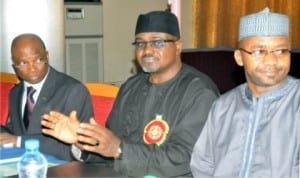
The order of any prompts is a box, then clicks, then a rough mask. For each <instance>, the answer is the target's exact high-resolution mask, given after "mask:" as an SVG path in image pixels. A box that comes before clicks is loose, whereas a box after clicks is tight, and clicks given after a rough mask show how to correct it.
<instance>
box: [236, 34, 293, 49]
mask: <svg viewBox="0 0 300 178" xmlns="http://www.w3.org/2000/svg"><path fill="white" fill-rule="evenodd" d="M239 44H240V46H249V47H268V46H270V47H272V46H274V47H276V46H286V47H289V44H290V43H289V39H288V38H287V37H283V36H270V37H248V38H245V39H243V40H241V41H240V42H239Z"/></svg>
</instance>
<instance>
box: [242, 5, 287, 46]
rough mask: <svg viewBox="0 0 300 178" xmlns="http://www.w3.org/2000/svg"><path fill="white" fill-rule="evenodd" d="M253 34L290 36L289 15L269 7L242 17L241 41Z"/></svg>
mask: <svg viewBox="0 0 300 178" xmlns="http://www.w3.org/2000/svg"><path fill="white" fill-rule="evenodd" d="M253 36H258V37H259V36H261V37H264V36H286V37H288V36H289V17H288V16H287V15H284V14H278V13H271V12H270V10H269V8H265V9H264V10H262V11H260V12H258V13H254V14H250V15H246V16H243V17H241V19H240V29H239V41H240V40H242V39H244V38H247V37H253Z"/></svg>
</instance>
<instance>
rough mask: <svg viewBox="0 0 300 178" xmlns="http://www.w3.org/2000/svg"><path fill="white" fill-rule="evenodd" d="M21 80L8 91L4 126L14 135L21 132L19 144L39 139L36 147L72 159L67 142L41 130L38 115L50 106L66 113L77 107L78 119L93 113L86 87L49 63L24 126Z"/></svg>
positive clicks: (60, 157)
mask: <svg viewBox="0 0 300 178" xmlns="http://www.w3.org/2000/svg"><path fill="white" fill-rule="evenodd" d="M23 88H24V82H20V83H19V84H18V85H16V86H15V87H14V88H13V89H12V90H11V92H10V95H9V109H10V111H9V118H8V121H7V124H6V128H7V129H8V130H9V132H11V133H12V134H14V135H18V136H22V143H21V145H22V147H23V146H24V141H25V140H26V139H28V138H37V139H39V140H40V143H41V144H40V151H41V152H43V153H47V154H50V155H53V156H56V157H57V158H59V159H63V160H69V161H70V160H74V158H73V156H72V153H71V149H70V145H69V144H65V143H63V142H61V141H59V140H57V139H55V138H53V137H50V136H47V135H44V134H42V132H41V128H42V126H41V120H42V118H41V116H42V115H43V114H45V113H48V112H49V111H51V110H54V111H59V112H61V113H63V114H65V115H69V114H70V112H71V111H72V110H76V111H77V116H78V118H79V119H80V122H88V120H89V119H90V118H91V117H93V115H94V113H93V107H92V102H91V97H90V94H89V92H88V90H87V89H86V87H85V86H84V85H83V84H82V83H81V82H79V81H77V80H75V79H74V78H72V77H70V76H68V75H66V74H64V73H61V72H58V71H56V70H55V69H54V68H52V67H49V73H48V76H47V78H46V80H45V83H44V85H43V86H42V89H41V92H40V94H39V96H38V99H37V101H36V104H35V107H34V110H33V113H32V118H31V120H30V123H29V126H28V129H27V130H26V128H25V125H24V123H23V116H22V115H23V114H22V94H23Z"/></svg>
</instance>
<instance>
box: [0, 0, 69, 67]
mask: <svg viewBox="0 0 300 178" xmlns="http://www.w3.org/2000/svg"><path fill="white" fill-rule="evenodd" d="M0 12H1V14H0V15H1V16H0V28H1V30H0V49H1V51H0V59H1V66H0V67H1V69H0V71H3V72H12V73H14V71H13V68H12V66H11V63H12V62H11V54H10V46H11V41H12V40H13V38H14V37H15V36H17V35H19V34H21V33H36V34H37V35H39V36H40V37H41V38H42V39H43V40H44V42H45V45H46V47H47V49H48V51H49V61H50V64H51V65H53V66H54V67H55V68H56V69H58V70H60V71H64V69H65V66H64V64H65V61H64V60H65V49H64V45H65V44H64V20H63V17H64V16H63V14H64V8H63V1H62V0H26V1H24V0H1V2H0Z"/></svg>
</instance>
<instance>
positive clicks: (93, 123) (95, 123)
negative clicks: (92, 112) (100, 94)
mask: <svg viewBox="0 0 300 178" xmlns="http://www.w3.org/2000/svg"><path fill="white" fill-rule="evenodd" d="M90 124H92V125H98V123H97V122H96V121H95V119H94V118H93V117H92V118H90Z"/></svg>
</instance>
